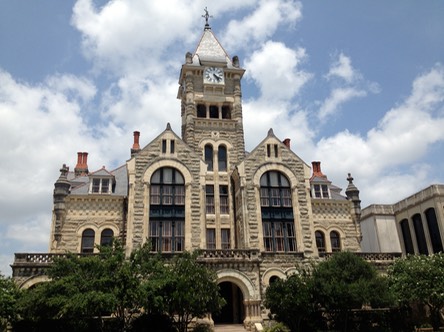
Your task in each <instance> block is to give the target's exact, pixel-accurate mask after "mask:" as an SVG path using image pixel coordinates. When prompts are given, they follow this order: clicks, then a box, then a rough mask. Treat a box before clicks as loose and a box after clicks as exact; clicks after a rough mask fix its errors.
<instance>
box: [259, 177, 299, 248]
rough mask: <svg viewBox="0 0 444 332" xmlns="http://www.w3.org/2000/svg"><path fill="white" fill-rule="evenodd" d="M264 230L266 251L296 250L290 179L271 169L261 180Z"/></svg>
mask: <svg viewBox="0 0 444 332" xmlns="http://www.w3.org/2000/svg"><path fill="white" fill-rule="evenodd" d="M260 185H261V188H260V195H261V214H262V231H263V236H264V237H263V240H264V248H265V251H275V252H293V251H296V234H295V228H294V217H293V208H292V203H291V190H290V183H289V181H288V179H287V178H286V177H285V176H284V175H283V174H282V173H280V172H277V171H270V172H267V173H265V174H264V175H262V177H261V180H260Z"/></svg>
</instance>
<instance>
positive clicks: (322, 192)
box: [313, 184, 330, 198]
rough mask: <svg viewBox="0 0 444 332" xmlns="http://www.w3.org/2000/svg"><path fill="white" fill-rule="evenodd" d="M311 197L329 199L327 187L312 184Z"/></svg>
mask: <svg viewBox="0 0 444 332" xmlns="http://www.w3.org/2000/svg"><path fill="white" fill-rule="evenodd" d="M313 197H314V198H330V194H329V190H328V185H326V184H314V185H313Z"/></svg>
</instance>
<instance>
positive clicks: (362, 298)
mask: <svg viewBox="0 0 444 332" xmlns="http://www.w3.org/2000/svg"><path fill="white" fill-rule="evenodd" d="M312 283H313V284H312V285H313V296H314V299H315V301H316V303H317V305H318V306H319V307H320V308H323V309H324V310H325V311H326V312H327V313H328V314H329V315H330V316H331V317H332V318H333V319H332V324H333V325H335V326H336V328H338V329H341V330H344V331H346V330H347V324H348V323H349V319H350V313H351V310H353V309H361V308H362V306H363V305H370V306H371V307H373V308H375V307H383V306H386V305H388V304H390V303H391V301H392V297H391V294H390V292H389V289H388V282H387V279H386V278H385V277H382V276H379V275H378V273H377V271H376V270H375V268H374V267H373V266H372V265H371V264H370V263H368V262H366V261H365V260H363V259H362V258H360V257H359V256H357V255H356V254H354V253H350V252H340V253H336V254H334V255H333V256H332V257H331V258H329V259H327V260H326V261H323V262H321V263H319V264H318V265H317V266H315V267H314V270H313V272H312Z"/></svg>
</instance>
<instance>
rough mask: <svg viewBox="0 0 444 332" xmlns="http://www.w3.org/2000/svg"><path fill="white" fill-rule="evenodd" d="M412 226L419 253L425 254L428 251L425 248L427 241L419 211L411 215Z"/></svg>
mask: <svg viewBox="0 0 444 332" xmlns="http://www.w3.org/2000/svg"><path fill="white" fill-rule="evenodd" d="M412 221H413V228H414V229H415V234H416V243H417V244H418V250H419V253H420V254H422V255H427V254H428V253H429V251H428V249H427V242H426V238H425V233H424V226H423V225H422V219H421V215H420V214H419V213H417V214H415V215H414V216H413V217H412Z"/></svg>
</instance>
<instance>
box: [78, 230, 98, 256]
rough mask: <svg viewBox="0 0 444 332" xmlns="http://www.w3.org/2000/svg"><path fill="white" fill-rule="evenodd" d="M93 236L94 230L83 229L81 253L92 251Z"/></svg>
mask: <svg viewBox="0 0 444 332" xmlns="http://www.w3.org/2000/svg"><path fill="white" fill-rule="evenodd" d="M94 237H95V232H94V231H93V230H92V229H91V228H88V229H85V230H84V231H83V233H82V245H81V249H80V252H81V253H82V254H86V253H92V252H94Z"/></svg>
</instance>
